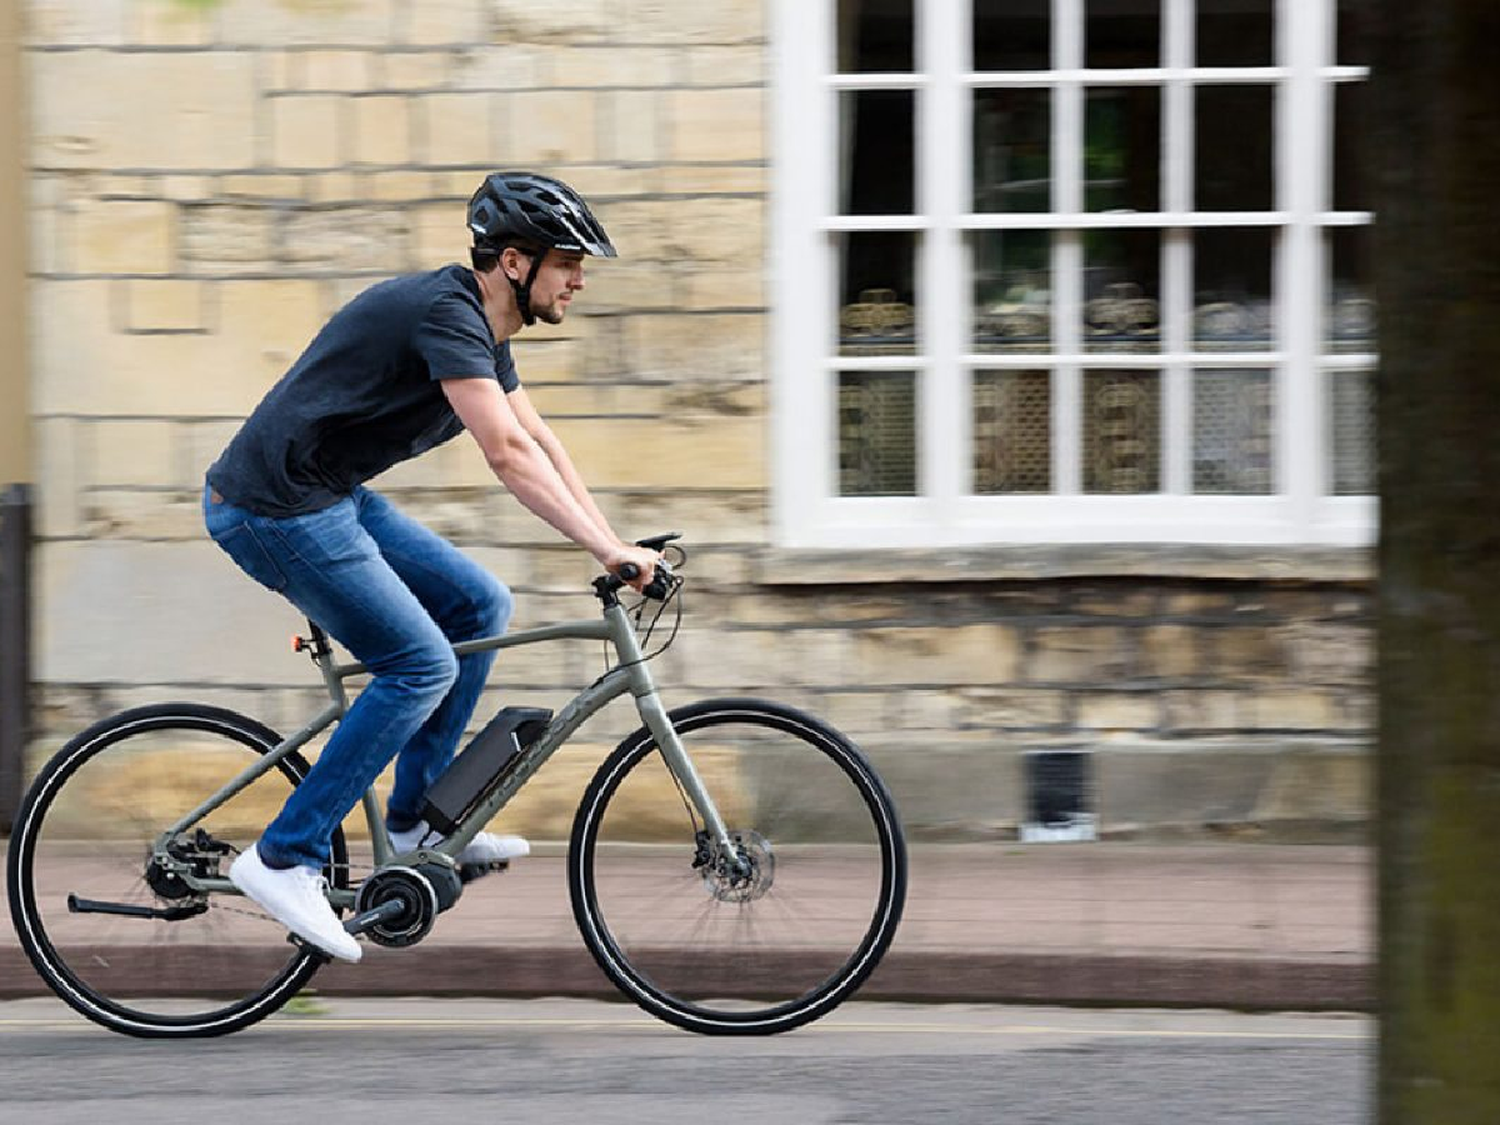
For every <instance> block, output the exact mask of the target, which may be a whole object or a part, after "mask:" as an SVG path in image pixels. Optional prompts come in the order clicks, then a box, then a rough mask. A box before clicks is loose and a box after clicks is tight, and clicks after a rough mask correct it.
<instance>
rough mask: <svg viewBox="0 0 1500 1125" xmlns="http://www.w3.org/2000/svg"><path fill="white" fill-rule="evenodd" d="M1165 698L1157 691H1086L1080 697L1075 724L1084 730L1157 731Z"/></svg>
mask: <svg viewBox="0 0 1500 1125" xmlns="http://www.w3.org/2000/svg"><path fill="white" fill-rule="evenodd" d="M1161 718H1162V702H1161V698H1160V696H1158V695H1157V694H1156V693H1155V692H1149V691H1148V692H1118V691H1116V692H1087V693H1084V694H1083V695H1082V696H1081V697H1080V698H1079V700H1078V717H1077V719H1076V724H1077V726H1079V727H1080V728H1082V729H1084V730H1091V731H1108V730H1133V731H1154V730H1157V729H1158V728H1160V727H1161Z"/></svg>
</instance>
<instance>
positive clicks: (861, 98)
mask: <svg viewBox="0 0 1500 1125" xmlns="http://www.w3.org/2000/svg"><path fill="white" fill-rule="evenodd" d="M915 106H916V94H915V93H914V92H913V91H911V90H845V91H844V92H842V93H841V94H839V139H840V141H841V142H842V145H841V149H840V151H841V153H842V154H843V159H842V160H841V161H840V168H839V180H840V184H839V213H840V214H842V215H910V214H911V213H912V212H913V210H914V209H915V207H916V165H915V164H914V163H913V158H912V122H913V120H914V111H915Z"/></svg>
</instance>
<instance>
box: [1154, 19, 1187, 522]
mask: <svg viewBox="0 0 1500 1125" xmlns="http://www.w3.org/2000/svg"><path fill="white" fill-rule="evenodd" d="M1193 8H1194V5H1193V0H1166V2H1165V5H1164V11H1163V13H1162V16H1163V27H1162V58H1163V61H1164V62H1165V64H1166V68H1167V75H1168V77H1167V81H1166V86H1165V89H1164V90H1163V91H1162V115H1163V120H1162V144H1163V151H1162V169H1161V177H1162V188H1163V192H1164V199H1163V206H1164V207H1165V209H1166V211H1167V212H1168V213H1169V214H1172V215H1182V214H1185V213H1187V212H1189V211H1191V210H1192V208H1193V85H1192V83H1191V82H1189V81H1188V80H1187V78H1186V77H1185V76H1184V74H1183V71H1185V70H1187V69H1188V68H1189V67H1191V66H1192V65H1193V33H1194V27H1193V16H1194V11H1193ZM1192 237H1193V236H1192V233H1191V232H1190V231H1189V230H1187V229H1184V228H1181V227H1178V228H1168V229H1166V230H1164V231H1163V232H1162V285H1161V303H1162V316H1161V323H1162V348H1163V349H1164V350H1165V352H1166V354H1167V355H1169V356H1180V355H1182V354H1183V353H1184V352H1186V351H1187V350H1188V349H1189V347H1190V346H1191V336H1192V334H1191V332H1190V331H1189V326H1190V325H1191V323H1192V309H1193V244H1192ZM1162 379H1163V389H1164V395H1165V401H1164V402H1163V411H1162V425H1163V436H1164V437H1165V439H1166V440H1165V442H1164V445H1165V448H1166V464H1165V466H1164V474H1163V475H1164V481H1163V484H1164V486H1165V491H1167V492H1169V493H1174V494H1177V495H1185V494H1188V493H1191V492H1192V490H1193V479H1192V466H1193V442H1194V440H1195V433H1194V427H1193V385H1192V380H1193V369H1192V367H1191V365H1189V364H1184V363H1183V362H1181V361H1180V360H1178V361H1176V362H1170V361H1169V362H1167V363H1166V364H1165V365H1164V370H1163V371H1162Z"/></svg>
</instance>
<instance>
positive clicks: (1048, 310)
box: [971, 230, 1052, 355]
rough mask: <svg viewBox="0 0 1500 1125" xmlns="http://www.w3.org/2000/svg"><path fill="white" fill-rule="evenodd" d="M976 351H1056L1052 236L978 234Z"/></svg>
mask: <svg viewBox="0 0 1500 1125" xmlns="http://www.w3.org/2000/svg"><path fill="white" fill-rule="evenodd" d="M972 240H973V241H972V243H971V245H972V247H973V254H974V341H973V343H974V350H975V351H976V352H985V353H988V354H991V355H994V354H1014V353H1023V354H1026V353H1037V352H1047V351H1050V350H1051V349H1052V232H1051V231H1046V230H1006V231H1000V230H986V231H975V232H974V234H973V235H972Z"/></svg>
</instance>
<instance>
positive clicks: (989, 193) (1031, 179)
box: [974, 90, 1052, 211]
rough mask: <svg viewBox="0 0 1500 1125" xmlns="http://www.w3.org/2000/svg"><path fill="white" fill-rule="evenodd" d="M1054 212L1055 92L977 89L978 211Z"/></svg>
mask: <svg viewBox="0 0 1500 1125" xmlns="http://www.w3.org/2000/svg"><path fill="white" fill-rule="evenodd" d="M1051 209H1052V93H1051V91H1050V90H976V91H974V210H975V211H1050V210H1051Z"/></svg>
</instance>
